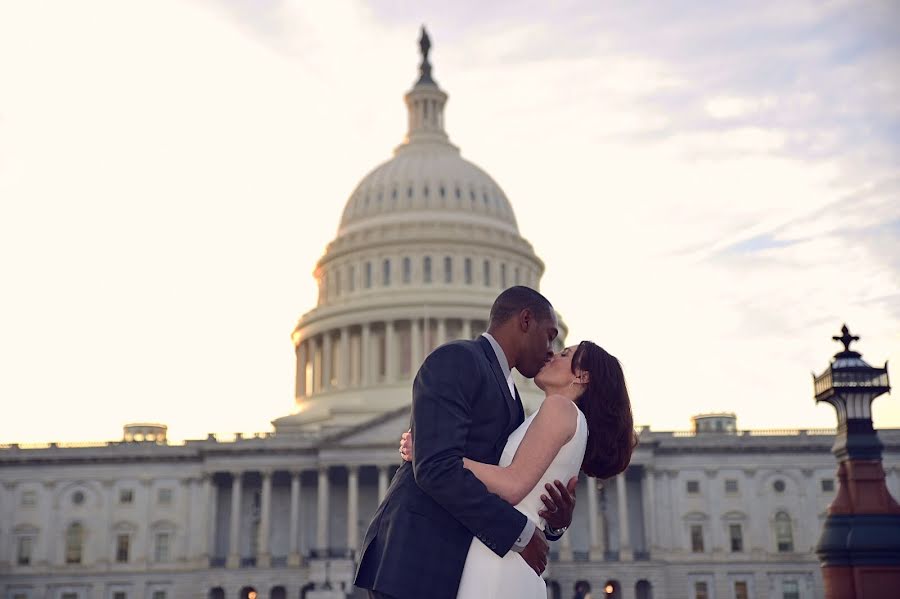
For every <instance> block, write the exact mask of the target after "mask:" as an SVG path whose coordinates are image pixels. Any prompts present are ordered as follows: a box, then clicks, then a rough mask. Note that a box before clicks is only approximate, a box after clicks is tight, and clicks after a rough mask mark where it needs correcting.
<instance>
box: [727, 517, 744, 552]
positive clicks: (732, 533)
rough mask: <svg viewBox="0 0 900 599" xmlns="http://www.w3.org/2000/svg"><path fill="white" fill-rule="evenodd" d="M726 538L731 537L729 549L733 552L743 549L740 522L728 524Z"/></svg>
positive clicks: (742, 534)
mask: <svg viewBox="0 0 900 599" xmlns="http://www.w3.org/2000/svg"><path fill="white" fill-rule="evenodd" d="M728 538H729V539H731V551H732V552H734V553H737V552H740V551H743V550H744V532H743V531H742V530H741V525H740V524H729V525H728Z"/></svg>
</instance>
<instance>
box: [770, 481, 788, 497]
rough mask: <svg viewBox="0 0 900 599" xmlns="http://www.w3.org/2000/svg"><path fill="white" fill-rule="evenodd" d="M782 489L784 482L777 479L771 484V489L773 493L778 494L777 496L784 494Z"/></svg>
mask: <svg viewBox="0 0 900 599" xmlns="http://www.w3.org/2000/svg"><path fill="white" fill-rule="evenodd" d="M784 488H785V485H784V481H783V480H781V479H778V480H776V481H775V482H774V483H772V489H774V490H775V492H776V493H778V494H779V495H780V494H781V493H784Z"/></svg>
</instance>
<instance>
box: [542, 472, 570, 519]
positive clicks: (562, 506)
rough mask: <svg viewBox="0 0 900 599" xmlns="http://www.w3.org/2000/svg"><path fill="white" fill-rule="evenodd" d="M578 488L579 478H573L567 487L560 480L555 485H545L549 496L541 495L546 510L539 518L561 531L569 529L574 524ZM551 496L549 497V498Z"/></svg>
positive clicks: (554, 482)
mask: <svg viewBox="0 0 900 599" xmlns="http://www.w3.org/2000/svg"><path fill="white" fill-rule="evenodd" d="M577 486H578V477H577V476H574V477H572V480H570V481H569V484H568V485H567V486H565V487H564V486H563V484H562V483H561V482H559V481H558V480H555V481H553V484H552V485H551V484H547V485H544V488H545V489H547V495H541V501H543V502H544V506H545V509H543V510H541V511H540V512H538V516H540V517H541V518H544V519H545V520H546V521H547V526H548V527H550V528H554V529H556V530H559V529H560V528H563V527H566V528H568V527H569V526H570V525H571V524H572V514H573V513H574V512H575V488H576V487H577ZM548 495H549V497H548Z"/></svg>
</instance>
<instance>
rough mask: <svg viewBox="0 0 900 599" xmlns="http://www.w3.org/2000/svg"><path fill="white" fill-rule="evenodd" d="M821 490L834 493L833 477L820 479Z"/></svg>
mask: <svg viewBox="0 0 900 599" xmlns="http://www.w3.org/2000/svg"><path fill="white" fill-rule="evenodd" d="M822 492H823V493H834V479H833V478H823V479H822Z"/></svg>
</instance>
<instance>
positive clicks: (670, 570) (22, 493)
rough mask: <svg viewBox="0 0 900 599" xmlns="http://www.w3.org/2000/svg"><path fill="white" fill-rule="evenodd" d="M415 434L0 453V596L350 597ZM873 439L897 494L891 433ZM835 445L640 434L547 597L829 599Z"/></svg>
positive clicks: (577, 525)
mask: <svg viewBox="0 0 900 599" xmlns="http://www.w3.org/2000/svg"><path fill="white" fill-rule="evenodd" d="M408 420H409V411H408V408H400V409H398V410H395V411H393V412H391V413H387V414H384V415H381V416H378V417H376V418H374V419H372V420H371V421H369V422H366V423H364V424H362V425H359V426H358V427H355V428H353V429H348V430H345V431H342V432H341V433H338V434H335V435H332V436H330V437H319V438H314V437H312V436H310V437H308V438H303V437H301V436H298V435H292V436H288V437H279V436H278V435H276V434H271V433H269V434H262V435H259V436H254V437H249V438H239V439H234V440H227V441H226V440H224V439H223V440H217V439H216V438H215V437H210V438H208V439H206V440H199V441H188V442H186V443H184V444H181V445H166V444H162V443H155V442H124V441H123V442H113V443H103V444H95V445H90V444H84V445H83V446H45V447H19V446H15V445H7V446H3V448H2V450H0V581H2V582H0V593H2V594H0V597H3V598H5V599H26V598H27V599H37V598H41V599H70V598H72V599H75V598H77V599H101V598H103V599H121V598H123V597H124V598H127V599H138V598H140V599H163V598H165V599H174V598H178V599H181V598H184V599H189V598H196V599H200V598H207V597H218V596H221V597H228V598H237V597H247V596H249V592H250V591H251V590H253V591H255V592H257V593H258V594H259V595H258V596H259V597H267V598H268V597H279V596H285V597H292V598H297V597H301V596H305V597H316V596H331V595H323V594H322V593H329V592H330V593H338V594H337V595H334V596H340V597H345V596H348V595H350V594H352V588H351V587H350V580H351V577H352V571H353V568H354V565H355V562H354V561H353V560H354V557H355V555H356V550H357V549H358V547H359V543H360V540H361V539H362V536H363V534H364V532H365V528H366V526H367V525H368V522H369V518H370V517H371V514H372V513H373V512H374V510H375V507H376V505H377V503H378V501H379V498H380V497H381V496H383V494H384V492H385V490H386V488H387V485H388V483H389V480H390V477H391V475H392V473H393V470H394V469H395V468H396V467H397V465H398V464H399V462H398V458H397V452H396V447H397V440H398V437H399V434H400V432H402V431H403V430H405V428H406V427H407V424H408ZM879 436H880V438H881V440H882V442H883V443H884V445H885V451H884V464H885V470H886V473H887V484H888V487H889V489H890V490H891V492H892V493H894V494H900V430H898V429H890V430H882V431H879ZM832 441H833V432H832V431H738V432H735V433H693V432H674V433H672V432H670V433H664V432H653V431H650V430H647V429H645V430H643V431H642V433H641V445H640V447H639V449H638V450H637V452H636V454H635V456H634V460H633V461H632V464H631V466H630V467H629V469H628V470H627V471H626V473H625V474H624V475H621V476H619V477H616V478H615V479H612V480H609V481H605V482H604V483H602V484H601V485H597V484H596V481H593V480H590V481H589V480H582V481H581V483H580V485H579V488H578V504H577V510H576V515H575V521H574V523H573V526H572V528H571V530H570V531H569V532H568V533H567V534H566V535H564V536H563V538H562V539H561V540H560V541H559V542H557V543H554V547H553V550H552V551H553V554H552V556H553V559H552V562H551V564H550V567H549V568H548V574H547V579H548V581H549V583H550V588H551V591H552V590H553V589H555V588H559V589H561V594H560V595H559V596H560V597H568V596H570V595H571V592H572V588H573V585H574V583H575V582H576V581H577V580H587V581H589V582H590V583H591V585H592V587H593V588H594V590H595V593H594V594H595V596H601V595H598V592H599V590H600V588H602V587H603V586H605V585H606V584H607V583H609V584H613V585H617V586H618V587H619V589H620V591H619V593H620V594H619V597H623V598H624V597H627V598H639V597H651V596H652V597H655V598H657V599H661V598H667V597H672V598H676V597H691V598H697V599H700V598H701V597H703V588H704V586H703V585H704V583H705V585H706V586H705V588H706V597H709V598H718V599H726V598H734V597H740V596H741V595H740V594H736V592H735V589H736V588H737V589H738V593H739V592H740V589H741V588H743V587H742V583H743V584H744V585H745V588H746V589H747V595H746V596H747V597H753V598H759V599H762V598H765V599H772V598H778V599H782V598H784V597H793V596H796V597H799V598H802V599H813V598H817V597H821V596H822V582H821V575H820V572H819V565H818V561H817V559H816V557H815V555H814V553H813V547H814V545H815V543H816V541H817V540H818V537H819V534H820V531H821V525H822V521H823V518H824V515H825V510H826V508H827V506H828V504H829V503H830V502H831V501H832V499H833V497H834V488H835V486H834V485H835V482H834V473H835V464H834V458H833V456H832V455H831V453H830V448H831V444H832ZM326 581H327V582H328V583H329V584H328V586H330V587H331V590H330V591H328V590H323V587H325V586H326V585H325V583H326ZM557 585H558V586H557ZM736 585H737V587H736ZM794 588H796V589H797V594H796V595H794V594H792V593H793V589H794ZM219 589H221V594H219ZM304 589H305V594H304V595H301V593H303V592H304ZM646 589H649V592H650V593H651V594H647V593H646V592H645V590H646ZM282 590H283V592H284V593H285V594H284V595H281V594H280V593H281V592H282ZM242 591H243V594H242ZM116 593H120V594H119V595H116ZM121 593H124V595H122V594H121ZM551 596H552V595H551Z"/></svg>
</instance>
